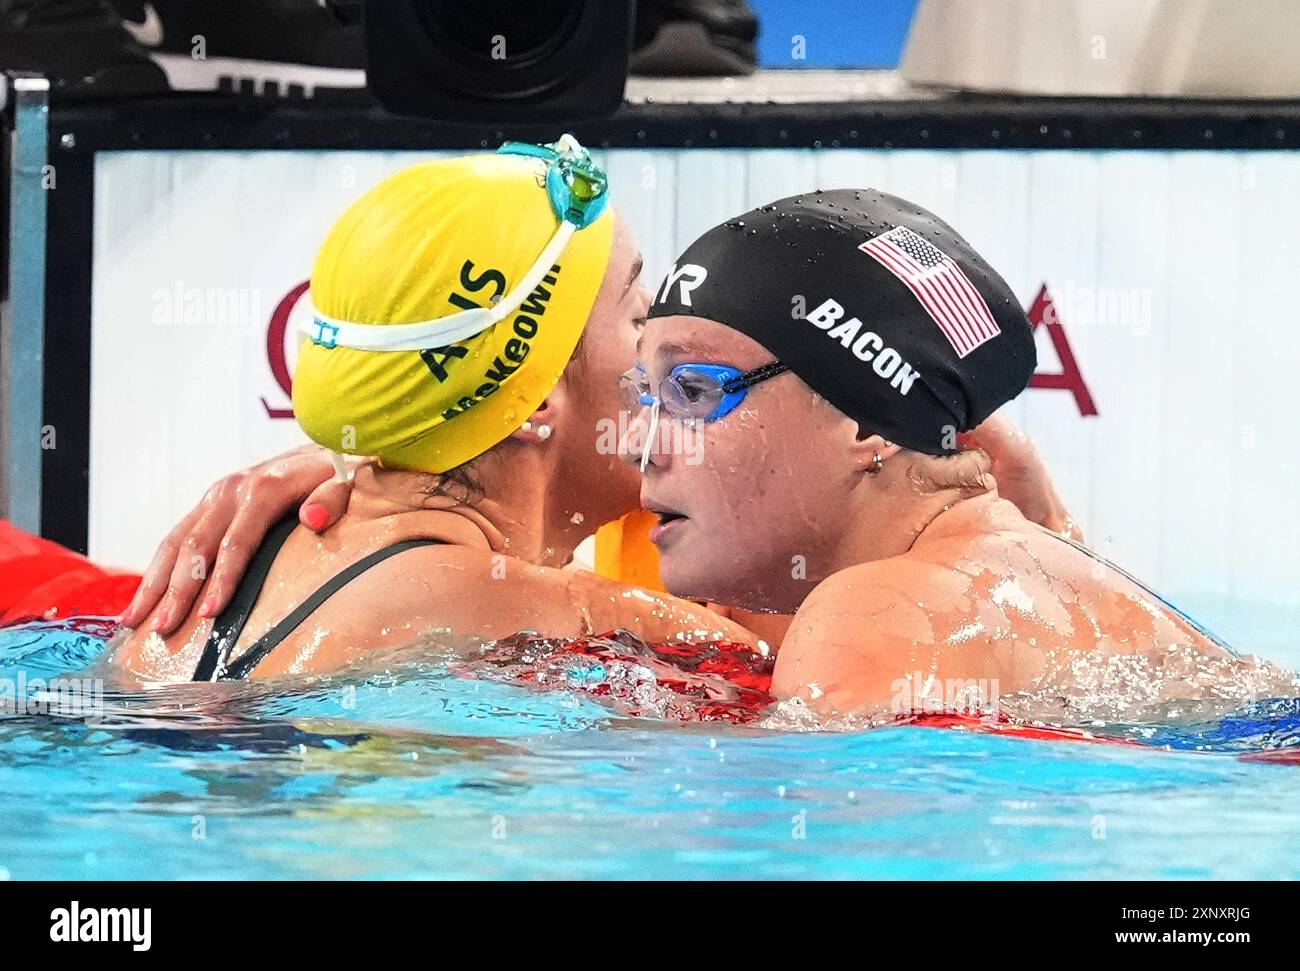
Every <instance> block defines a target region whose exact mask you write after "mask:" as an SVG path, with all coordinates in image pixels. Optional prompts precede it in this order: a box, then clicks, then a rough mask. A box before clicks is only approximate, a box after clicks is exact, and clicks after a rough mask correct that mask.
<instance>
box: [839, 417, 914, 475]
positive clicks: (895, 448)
mask: <svg viewBox="0 0 1300 971" xmlns="http://www.w3.org/2000/svg"><path fill="white" fill-rule="evenodd" d="M902 449H903V446H901V445H897V444H895V443H894V442H891V441H889V440H887V439H886V438H885V437H884V436H883V435H877V434H876V433H875V432H873V431H868V430H867V429H865V428H863V427H862V426H861V425H859V426H858V436H857V438H856V439H854V441H853V444H852V445H850V446H849V451H850V454H851V455H852V456H853V467H854V468H856V469H857V470H858V471H859V472H865V471H866V470H867V469H868V468H870V467H871V466H872V465H874V464H875V463H876V459H877V457H879V459H880V461H882V462H884V461H886V460H888V459H891V458H893V457H894V456H895V455H897V454H898V453H899V452H901V451H902Z"/></svg>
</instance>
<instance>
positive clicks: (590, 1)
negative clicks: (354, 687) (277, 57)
mask: <svg viewBox="0 0 1300 971" xmlns="http://www.w3.org/2000/svg"><path fill="white" fill-rule="evenodd" d="M634 8H635V0H365V12H364V16H365V27H366V48H367V56H368V60H369V63H368V67H367V77H368V84H369V86H370V89H371V90H372V91H373V92H374V94H375V97H376V98H378V99H379V101H380V103H381V104H383V105H384V107H386V108H388V109H389V110H390V111H395V112H399V113H402V114H413V115H423V116H427V117H433V118H439V119H446V120H449V121H455V120H465V121H479V122H482V121H487V122H493V121H502V122H509V121H548V120H553V119H561V118H562V119H563V120H565V121H571V120H573V119H578V118H584V117H599V116H601V115H607V114H610V113H611V112H613V111H614V110H615V109H617V108H618V106H619V105H620V104H621V103H622V101H623V88H624V84H625V83H626V80H627V66H628V56H629V52H630V48H631V43H632V29H633V21H634V16H635V10H634Z"/></svg>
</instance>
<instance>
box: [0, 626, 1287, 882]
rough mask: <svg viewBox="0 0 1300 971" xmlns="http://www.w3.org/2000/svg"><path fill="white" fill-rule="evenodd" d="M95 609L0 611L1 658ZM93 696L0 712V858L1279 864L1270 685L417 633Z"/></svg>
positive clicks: (578, 868) (651, 868) (96, 647)
mask: <svg viewBox="0 0 1300 971" xmlns="http://www.w3.org/2000/svg"><path fill="white" fill-rule="evenodd" d="M99 629H100V628H97V627H96V626H95V625H81V626H79V625H75V624H74V625H52V624H39V625H27V626H24V627H21V628H11V629H8V630H0V679H11V680H13V679H17V678H18V677H19V675H20V674H21V675H22V677H23V678H24V679H26V681H27V682H28V683H29V684H30V682H31V681H32V679H35V678H49V677H52V676H54V675H55V674H57V673H59V672H66V671H80V670H82V669H84V668H85V667H86V666H87V665H88V664H90V663H91V662H93V661H94V659H95V658H96V656H97V655H98V654H100V652H102V650H103V647H104V641H103V639H102V638H101V637H99V636H96V631H97V630H99ZM580 680H581V679H578V681H575V682H574V683H575V685H577V684H578V682H579V681H580ZM103 701H104V705H105V707H106V708H107V709H108V714H107V716H106V717H105V718H104V720H103V721H102V722H100V723H99V724H87V723H86V722H85V721H84V720H76V719H72V718H68V717H60V716H58V715H53V714H43V713H39V712H38V713H34V714H22V715H17V714H7V715H4V716H3V717H0V876H8V877H10V878H13V879H158V878H162V879H167V878H181V877H187V878H211V879H237V878H238V879H253V878H268V879H296V878H304V877H306V878H357V877H359V878H404V877H429V878H440V877H468V878H479V877H507V878H580V877H609V878H616V877H622V878H675V879H680V878H734V879H755V878H765V877H770V878H904V879H907V878H975V879H983V878H992V879H1004V878H1057V877H1059V878H1147V877H1151V878H1165V877H1168V878H1192V877H1218V878H1263V879H1272V878H1295V877H1297V876H1300V813H1297V812H1296V807H1297V805H1300V766H1292V765H1283V764H1267V763H1259V762H1250V761H1242V760H1241V759H1239V758H1237V757H1235V755H1234V754H1233V753H1234V752H1240V751H1244V750H1252V749H1259V748H1272V749H1277V748H1286V747H1288V746H1290V745H1291V744H1293V743H1294V744H1300V713H1298V712H1300V709H1297V707H1296V705H1295V704H1294V703H1292V702H1291V701H1289V700H1281V701H1275V702H1271V703H1261V704H1257V705H1255V706H1253V707H1252V708H1250V709H1249V710H1244V711H1240V712H1237V713H1234V714H1233V715H1232V716H1230V717H1228V718H1217V717H1216V718H1213V719H1201V720H1197V719H1195V718H1189V719H1185V720H1184V721H1182V722H1179V723H1176V724H1166V725H1162V726H1139V727H1129V726H1111V727H1109V728H1107V729H1105V731H1109V732H1114V733H1115V734H1119V735H1122V736H1127V737H1142V738H1147V739H1149V740H1150V741H1152V742H1153V743H1155V744H1156V745H1158V746H1169V747H1172V748H1173V750H1172V751H1171V750H1168V749H1167V748H1159V747H1152V748H1141V747H1137V746H1111V745H1090V744H1079V743H1069V742H1044V741H1031V740H1023V739H1015V738H1005V737H997V736H992V735H980V734H971V733H965V732H958V731H948V730H940V729H934V728H920V727H911V726H902V727H888V728H881V729H876V730H872V731H865V732H857V733H826V732H818V733H807V732H792V731H791V732H777V731H770V730H762V729H756V728H748V727H740V726H730V725H720V724H673V723H668V722H665V721H662V720H654V719H648V718H630V717H624V716H621V715H619V714H618V713H616V712H615V711H613V710H611V708H609V707H607V706H606V705H605V704H604V703H602V702H601V701H600V700H599V699H596V698H593V697H592V696H590V694H588V693H587V692H586V691H585V690H583V688H582V687H572V688H563V687H561V688H558V689H551V690H544V689H539V688H537V687H536V686H529V685H523V684H518V683H505V682H500V681H494V680H491V679H488V678H485V677H482V676H480V677H477V678H467V677H464V676H462V675H461V674H458V673H455V672H453V671H451V670H449V669H448V668H447V666H446V665H444V664H439V663H436V662H431V661H425V662H421V663H412V662H403V663H402V664H401V665H400V666H399V665H394V666H393V667H391V668H390V669H389V670H387V671H385V672H384V673H380V674H368V675H362V674H354V675H340V676H334V677H317V678H310V679H300V680H295V681H292V682H282V683H279V684H275V685H267V684H257V683H254V684H233V685H219V686H213V685H181V686H176V687H172V688H163V689H154V690H151V691H148V692H134V693H131V692H122V691H112V690H108V691H106V693H105V695H104V698H103ZM1180 749H1183V751H1179V750H1180ZM1187 749H1192V750H1195V749H1199V751H1187Z"/></svg>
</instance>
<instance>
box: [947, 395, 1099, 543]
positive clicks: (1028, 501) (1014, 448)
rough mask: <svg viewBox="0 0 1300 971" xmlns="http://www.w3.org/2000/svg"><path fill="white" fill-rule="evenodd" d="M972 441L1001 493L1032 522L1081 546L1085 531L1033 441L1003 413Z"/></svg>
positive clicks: (980, 429) (991, 419) (977, 431)
mask: <svg viewBox="0 0 1300 971" xmlns="http://www.w3.org/2000/svg"><path fill="white" fill-rule="evenodd" d="M968 437H969V440H970V441H971V442H972V443H973V444H974V445H976V446H978V447H979V448H981V449H983V450H984V451H985V452H986V453H987V454H988V457H989V458H990V459H992V460H993V470H992V471H993V478H995V479H996V480H997V483H998V494H999V495H1000V496H1002V498H1004V499H1009V500H1011V502H1013V503H1015V504H1016V506H1017V508H1019V509H1020V512H1021V514H1022V515H1023V516H1024V517H1025V518H1026V519H1028V520H1029V521H1030V522H1033V523H1038V524H1039V525H1040V526H1044V527H1046V528H1047V529H1050V530H1051V531H1052V532H1054V533H1063V534H1064V535H1066V536H1068V537H1070V539H1073V540H1075V541H1076V542H1079V543H1082V542H1083V541H1084V540H1083V530H1082V528H1081V527H1080V526H1079V524H1078V522H1076V521H1075V519H1074V517H1073V516H1071V515H1070V511H1069V510H1068V509H1066V508H1065V500H1064V499H1062V498H1061V494H1060V493H1059V492H1058V491H1057V489H1056V484H1055V483H1054V482H1053V481H1052V477H1051V475H1050V474H1049V473H1048V471H1047V465H1046V464H1045V463H1044V462H1043V458H1042V456H1041V455H1039V454H1038V449H1037V448H1035V447H1034V442H1033V439H1031V438H1030V437H1029V436H1028V435H1026V434H1025V433H1024V432H1022V431H1020V429H1018V428H1016V426H1015V425H1014V424H1013V423H1012V422H1011V419H1010V418H1008V417H1006V415H1004V414H1002V413H1001V412H996V413H994V414H993V415H991V416H990V417H989V418H987V419H985V421H984V422H983V423H982V424H980V425H979V426H978V427H976V428H975V429H974V430H972V431H971V432H969V433H968Z"/></svg>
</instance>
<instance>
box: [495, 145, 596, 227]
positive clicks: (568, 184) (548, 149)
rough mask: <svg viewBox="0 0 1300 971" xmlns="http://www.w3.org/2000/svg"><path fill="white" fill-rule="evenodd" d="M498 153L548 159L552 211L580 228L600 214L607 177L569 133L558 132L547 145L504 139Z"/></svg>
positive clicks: (589, 153)
mask: <svg viewBox="0 0 1300 971" xmlns="http://www.w3.org/2000/svg"><path fill="white" fill-rule="evenodd" d="M497 154H498V155H530V156H532V157H533V158H540V159H543V160H544V161H545V162H546V163H547V169H546V192H547V194H548V195H549V196H550V197H551V205H552V206H553V207H554V208H555V214H556V215H557V216H559V217H560V218H561V219H563V220H564V221H565V222H566V223H572V224H573V225H574V226H575V227H576V228H578V229H582V228H583V227H584V226H590V225H591V224H592V223H594V222H595V221H596V220H597V219H599V218H600V216H601V213H603V212H604V211H605V207H606V205H607V204H608V201H609V200H608V194H609V193H608V190H609V180H608V178H606V176H605V170H604V169H602V168H601V167H600V166H599V165H597V164H596V162H595V160H594V159H593V158H592V157H591V152H589V151H587V150H586V149H585V148H583V147H582V146H581V145H579V144H578V140H577V139H576V138H574V137H573V136H572V135H568V134H565V135H561V136H560V137H559V139H557V140H556V141H554V142H551V143H550V144H549V145H531V144H529V143H528V142H506V143H505V144H503V145H502V146H501V147H500V148H498V149H497Z"/></svg>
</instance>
